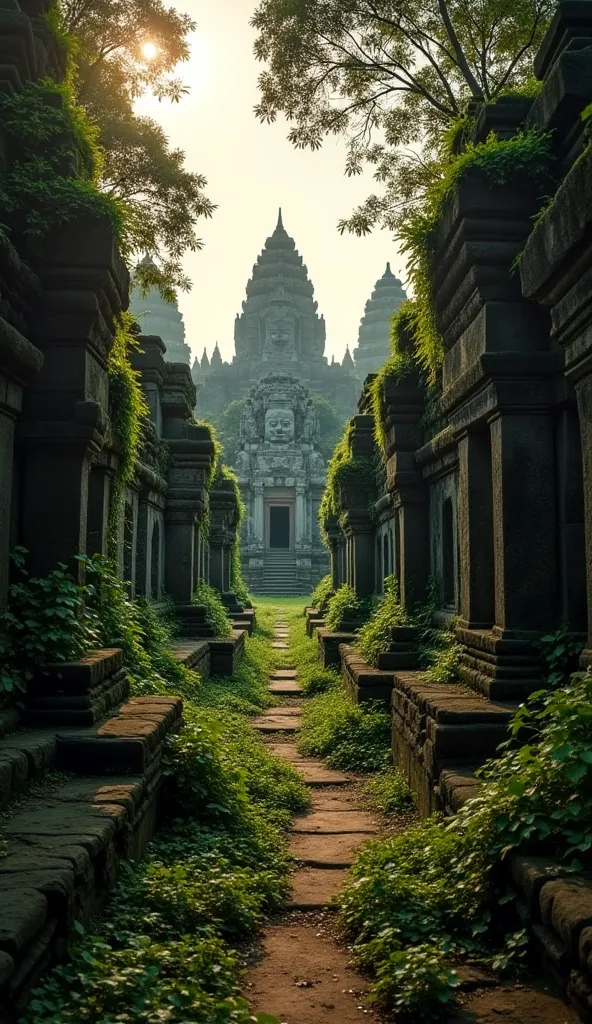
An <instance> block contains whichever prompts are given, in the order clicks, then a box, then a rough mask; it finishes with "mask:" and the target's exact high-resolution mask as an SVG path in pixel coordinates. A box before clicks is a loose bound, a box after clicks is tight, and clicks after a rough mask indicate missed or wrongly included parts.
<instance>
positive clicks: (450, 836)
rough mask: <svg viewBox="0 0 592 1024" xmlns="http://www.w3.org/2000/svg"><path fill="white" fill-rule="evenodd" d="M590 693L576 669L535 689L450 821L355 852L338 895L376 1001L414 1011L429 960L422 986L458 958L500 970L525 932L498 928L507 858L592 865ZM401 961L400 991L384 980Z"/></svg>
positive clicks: (588, 681) (520, 950) (508, 897)
mask: <svg viewBox="0 0 592 1024" xmlns="http://www.w3.org/2000/svg"><path fill="white" fill-rule="evenodd" d="M591 699H592V675H587V674H583V673H581V674H578V675H576V676H574V677H572V679H571V680H570V682H569V683H568V684H567V686H566V687H565V688H564V689H556V690H551V691H549V690H540V691H538V692H537V693H534V694H532V696H531V697H530V698H529V700H528V701H527V702H526V704H524V705H522V706H521V707H520V708H519V709H518V711H517V712H516V714H515V716H514V718H513V721H512V726H511V739H510V740H509V741H508V744H507V745H506V749H505V751H504V752H503V753H502V755H501V757H500V758H498V759H497V760H495V761H491V762H489V764H488V765H486V766H485V767H484V768H483V769H482V770H481V773H480V774H481V775H482V777H483V780H484V781H483V784H482V786H481V788H480V790H479V793H478V794H477V796H476V797H474V798H473V799H472V800H470V801H469V802H468V803H467V804H465V806H464V807H463V808H462V809H461V810H460V812H459V813H458V814H457V815H456V817H455V818H454V819H453V820H452V822H446V821H439V820H438V819H434V818H432V819H430V820H429V821H427V822H423V823H422V824H421V825H420V826H418V827H417V828H416V829H412V830H410V831H409V832H407V833H405V834H404V835H402V836H397V837H395V838H393V839H388V840H386V841H384V840H379V841H378V842H375V843H372V844H370V845H369V846H368V847H366V848H365V849H364V850H363V851H362V853H361V854H360V856H359V858H358V860H357V861H356V864H355V865H354V867H353V869H352V874H353V879H352V882H351V883H350V884H349V885H348V886H347V888H346V889H345V891H344V893H343V894H342V895H341V896H340V906H341V920H342V925H343V927H344V929H345V931H346V933H347V935H348V936H349V938H350V939H351V940H353V941H354V943H355V948H356V953H357V956H358V958H359V960H360V962H361V963H363V964H365V965H366V966H368V967H371V968H372V969H373V971H374V972H375V975H376V979H377V982H376V985H377V987H376V993H375V994H376V995H377V997H379V998H381V999H384V1001H386V1002H387V1003H389V1004H390V1005H393V1004H396V1005H402V1003H401V999H402V998H403V995H402V991H403V992H404V1000H405V1007H406V1008H414V1007H415V1008H417V1007H419V1008H421V1000H422V999H423V998H425V984H426V978H425V976H424V968H425V967H426V965H427V967H429V972H428V973H429V975H430V976H431V977H432V981H430V985H432V983H433V981H434V972H435V980H436V982H437V979H438V978H440V983H441V984H442V985H443V984H444V981H445V975H444V968H450V967H451V964H452V963H453V961H454V958H455V956H458V955H460V954H463V955H466V954H467V953H468V954H469V955H473V956H476V957H478V958H479V959H480V960H481V961H482V962H485V963H489V964H490V965H491V966H492V967H493V968H494V969H501V970H503V969H506V968H507V967H508V966H509V965H511V963H512V961H513V960H516V959H517V958H520V957H522V956H523V955H524V953H525V950H526V945H527V939H526V936H525V933H524V932H523V931H518V932H516V933H510V934H507V935H504V934H503V932H502V930H501V923H502V921H501V917H500V915H498V914H497V908H498V906H499V905H500V904H502V905H504V904H506V903H508V902H511V901H512V900H513V899H515V893H514V892H513V891H511V890H509V891H507V890H506V889H505V888H504V883H503V874H502V872H500V871H499V870H498V869H499V865H500V864H501V862H502V860H503V859H504V858H505V857H507V855H508V854H509V853H511V852H520V853H522V854H526V855H528V854H532V853H533V852H536V853H537V854H538V855H541V853H544V854H545V855H547V856H551V857H556V858H557V859H558V860H561V861H563V862H564V864H565V867H566V870H570V869H571V870H573V869H576V870H580V869H582V867H583V868H584V869H586V870H589V869H590V867H592V854H591V851H592V787H591V785H590V782H591V778H592V737H591V733H590V722H591V721H592V701H591ZM434 935H438V936H439V942H438V945H437V946H434V945H433V942H432V936H434ZM400 953H404V954H405V958H404V959H403V958H401V957H400V956H397V957H396V958H395V960H394V961H393V959H392V957H393V954H400ZM419 953H421V956H420V957H419V960H418V959H417V957H418V955H419ZM400 964H404V965H405V971H404V976H405V978H406V979H407V980H406V982H405V986H406V987H405V988H404V989H403V990H401V989H400V987H399V986H397V987H396V988H395V986H394V985H391V982H390V981H389V979H390V978H393V977H394V973H393V971H394V967H397V965H400ZM430 964H431V966H430ZM416 968H417V969H416ZM397 977H398V978H399V980H402V977H401V975H400V974H398V975H397ZM428 980H429V979H428ZM452 980H453V979H449V981H448V984H449V985H451V984H452ZM440 983H438V985H436V989H438V987H439V986H440V989H439V990H440V991H441V992H442V993H443V994H442V995H441V996H440V995H439V996H438V997H437V998H438V1000H440V999H441V998H444V993H445V988H442V987H441V984H440ZM428 1009H429V1007H426V1008H425V1010H424V1009H422V1013H425V1014H427V1013H428Z"/></svg>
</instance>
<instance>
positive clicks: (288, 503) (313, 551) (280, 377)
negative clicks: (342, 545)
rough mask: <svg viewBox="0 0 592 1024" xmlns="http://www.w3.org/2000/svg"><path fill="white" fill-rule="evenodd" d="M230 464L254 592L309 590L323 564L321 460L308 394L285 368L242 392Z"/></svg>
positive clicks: (245, 562)
mask: <svg viewBox="0 0 592 1024" xmlns="http://www.w3.org/2000/svg"><path fill="white" fill-rule="evenodd" d="M240 430H241V443H242V450H241V451H240V452H239V455H238V458H237V462H236V469H237V473H238V477H239V483H240V487H241V492H242V496H243V500H244V502H245V505H246V507H247V516H246V521H245V527H244V535H243V549H242V554H243V569H244V573H245V578H246V579H247V582H248V583H249V585H250V587H251V588H252V589H253V591H254V592H255V593H259V594H265V593H270V594H271V593H281V594H289V593H302V594H304V593H308V592H309V591H310V589H311V587H312V586H314V585H315V584H316V583H317V582H318V580H319V579H320V578H321V576H322V575H324V573H325V572H326V571H327V567H328V557H327V553H326V552H325V550H324V548H323V546H322V544H321V538H320V533H319V526H318V509H319V504H320V500H321V496H322V493H323V489H324V485H325V466H324V462H323V458H322V455H321V454H320V452H319V451H318V450H317V447H316V445H317V441H318V424H317V417H316V413H315V410H314V406H313V403H312V400H311V397H310V393H309V392H308V391H307V390H306V388H304V387H303V386H302V384H300V383H299V382H298V380H296V378H295V377H292V376H290V375H288V374H279V373H274V374H270V375H269V376H267V377H265V378H264V379H263V380H262V381H261V383H260V384H258V385H256V387H254V388H253V389H252V390H251V391H250V392H249V395H248V398H247V402H246V405H245V409H244V412H243V416H242V420H241V428H240Z"/></svg>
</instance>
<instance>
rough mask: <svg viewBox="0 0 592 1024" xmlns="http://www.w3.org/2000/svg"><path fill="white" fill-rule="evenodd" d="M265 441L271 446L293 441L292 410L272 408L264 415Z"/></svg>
mask: <svg viewBox="0 0 592 1024" xmlns="http://www.w3.org/2000/svg"><path fill="white" fill-rule="evenodd" d="M265 440H266V441H268V442H270V443H271V444H287V443H288V442H289V441H293V440H294V411H293V409H287V408H286V409H281V408H279V409H278V408H273V409H268V410H267V412H266V413H265Z"/></svg>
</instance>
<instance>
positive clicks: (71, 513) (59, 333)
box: [19, 219, 129, 575]
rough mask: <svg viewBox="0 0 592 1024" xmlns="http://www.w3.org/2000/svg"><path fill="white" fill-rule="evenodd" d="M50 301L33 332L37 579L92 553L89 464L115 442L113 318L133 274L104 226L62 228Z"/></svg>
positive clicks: (31, 462) (25, 431)
mask: <svg viewBox="0 0 592 1024" xmlns="http://www.w3.org/2000/svg"><path fill="white" fill-rule="evenodd" d="M39 276H40V278H41V281H42V301H41V302H40V303H39V305H38V308H37V315H36V320H35V324H34V338H35V343H36V344H37V345H38V347H39V348H40V349H41V351H42V352H43V356H44V362H43V369H42V371H41V372H40V373H39V375H38V377H37V378H36V380H35V383H34V386H33V387H32V388H31V389H30V390H29V391H28V392H27V394H26V396H25V401H24V403H23V418H22V421H21V424H20V425H19V437H20V438H21V439H22V444H23V450H24V465H23V509H22V516H21V521H22V543H23V545H24V547H26V548H27V549H28V551H29V556H28V567H29V571H30V572H31V573H32V574H37V575H45V574H46V573H48V572H49V571H51V570H52V569H55V567H56V564H57V563H58V562H66V563H68V562H70V561H71V559H72V558H73V557H74V556H75V555H77V554H81V553H82V554H83V553H85V551H86V534H87V509H88V485H89V473H90V468H91V462H92V461H93V460H94V459H95V458H96V457H97V455H98V454H99V452H100V451H101V450H102V448H103V447H104V445H105V442H106V437H107V427H108V417H107V409H108V402H109V383H108V376H107V358H108V355H109V352H110V349H111V346H112V343H113V318H114V316H115V314H116V313H118V312H119V311H120V310H121V308H122V307H125V306H126V305H127V301H128V286H129V275H128V273H127V270H126V268H125V265H124V263H123V261H122V260H121V258H120V256H119V254H118V252H117V249H116V246H115V241H114V236H113V231H112V229H111V226H110V225H109V224H108V223H107V222H106V221H100V220H98V219H97V220H90V219H89V220H88V221H85V222H84V223H81V222H79V221H73V222H71V223H68V224H65V225H61V226H60V227H59V228H56V229H55V230H54V231H53V232H52V234H51V236H50V237H49V238H48V239H47V242H46V245H45V249H44V254H43V257H42V258H40V265H39Z"/></svg>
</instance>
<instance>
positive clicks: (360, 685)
mask: <svg viewBox="0 0 592 1024" xmlns="http://www.w3.org/2000/svg"><path fill="white" fill-rule="evenodd" d="M339 655H340V658H341V675H342V676H343V679H344V681H345V686H346V689H347V692H348V693H349V695H350V697H351V698H352V700H354V701H355V702H356V704H363V703H364V701H367V700H379V701H381V702H382V703H383V704H384V705H385V708H386V709H387V710H388V708H389V707H390V703H391V693H392V689H393V682H394V673H393V672H385V671H383V670H381V669H379V668H373V667H372V666H371V665H369V664H368V662H367V661H364V659H363V657H362V655H361V654H360V652H359V650H358V649H357V647H350V646H349V645H348V644H343V643H342V644H340V645H339Z"/></svg>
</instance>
